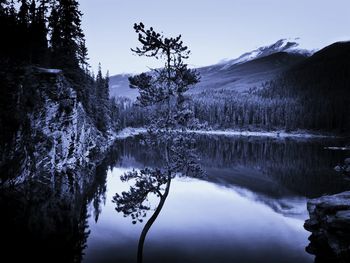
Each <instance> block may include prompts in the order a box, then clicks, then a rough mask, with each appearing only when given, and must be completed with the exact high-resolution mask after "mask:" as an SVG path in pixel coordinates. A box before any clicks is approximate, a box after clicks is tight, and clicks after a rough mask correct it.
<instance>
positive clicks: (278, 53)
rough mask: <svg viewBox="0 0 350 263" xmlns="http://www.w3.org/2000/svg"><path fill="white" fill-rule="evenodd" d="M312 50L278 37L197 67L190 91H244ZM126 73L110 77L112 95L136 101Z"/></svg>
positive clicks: (266, 79) (288, 66)
mask: <svg viewBox="0 0 350 263" xmlns="http://www.w3.org/2000/svg"><path fill="white" fill-rule="evenodd" d="M312 54H313V51H310V50H306V49H303V48H300V45H299V44H298V43H297V42H296V41H292V40H287V39H280V40H278V41H277V42H276V43H274V44H272V45H268V46H264V47H260V48H258V49H255V50H253V51H250V52H247V53H244V54H243V55H241V56H240V57H238V58H236V59H231V60H226V61H224V62H220V63H218V64H215V65H211V66H206V67H201V68H198V69H197V70H198V71H199V73H200V75H201V81H200V83H199V84H197V85H196V87H195V88H194V89H192V90H191V91H190V93H192V94H194V93H201V92H203V91H206V90H209V89H210V90H222V89H224V90H234V91H237V92H245V91H247V90H249V89H251V88H257V87H259V86H261V84H262V83H264V82H266V81H269V80H272V79H274V78H275V77H276V76H278V75H279V74H280V73H281V72H282V71H284V70H286V69H288V68H290V67H291V66H293V65H295V64H296V63H299V62H301V61H302V60H304V59H306V58H307V57H309V56H311V55H312ZM128 77H129V75H127V74H120V75H115V76H112V77H111V78H110V94H111V96H112V97H127V98H130V99H131V100H135V99H136V97H137V90H136V89H130V88H129V81H128Z"/></svg>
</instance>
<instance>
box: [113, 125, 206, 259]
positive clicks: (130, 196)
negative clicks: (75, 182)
mask: <svg viewBox="0 0 350 263" xmlns="http://www.w3.org/2000/svg"><path fill="white" fill-rule="evenodd" d="M164 138H165V139H164ZM159 141H162V143H161V144H162V148H163V149H164V153H165V154H164V158H165V160H164V161H165V162H164V163H165V164H164V166H163V167H160V168H150V167H146V168H144V169H141V170H140V171H137V170H133V171H130V172H127V173H125V174H124V175H123V176H122V177H121V180H122V181H123V182H127V181H131V180H133V181H134V184H133V185H132V186H131V187H130V189H129V191H128V192H122V193H121V194H118V193H117V194H116V195H115V196H114V198H113V202H115V203H116V210H117V211H118V212H122V213H123V214H124V216H130V217H131V218H132V222H133V224H136V223H137V222H141V223H142V222H143V219H144V218H145V217H146V216H147V211H149V210H150V209H151V208H150V206H149V205H148V204H147V202H148V198H149V196H150V195H152V194H153V195H155V196H157V197H158V198H159V199H160V200H159V203H158V206H157V207H156V209H155V210H154V212H153V214H152V216H151V217H150V218H149V219H148V221H147V222H146V224H145V226H144V228H143V230H142V232H141V235H140V239H139V243H138V252H137V262H142V258H143V246H144V242H145V239H146V235H147V233H148V231H149V230H150V228H151V226H152V225H153V223H154V222H155V221H156V219H157V217H158V215H159V213H160V211H161V210H162V208H163V206H164V203H165V201H166V199H167V197H168V194H169V190H170V184H171V180H172V179H173V178H174V177H176V176H180V177H181V176H190V177H201V176H203V171H202V169H201V167H200V166H199V164H198V158H197V155H196V153H195V141H194V138H193V136H192V135H190V134H185V133H176V132H167V133H162V134H161V138H160V136H159V134H158V136H148V138H147V142H148V143H151V144H152V145H155V144H158V143H157V142H159ZM159 146H160V145H158V147H159Z"/></svg>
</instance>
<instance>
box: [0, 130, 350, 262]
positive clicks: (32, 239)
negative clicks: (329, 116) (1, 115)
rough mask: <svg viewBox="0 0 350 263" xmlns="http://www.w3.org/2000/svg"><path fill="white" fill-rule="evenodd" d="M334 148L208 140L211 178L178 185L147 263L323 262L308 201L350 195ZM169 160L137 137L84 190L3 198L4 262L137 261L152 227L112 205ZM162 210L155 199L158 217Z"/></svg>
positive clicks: (118, 148) (202, 151)
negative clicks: (142, 172)
mask: <svg viewBox="0 0 350 263" xmlns="http://www.w3.org/2000/svg"><path fill="white" fill-rule="evenodd" d="M329 145H332V146H337V145H339V146H341V145H342V141H341V140H331V141H330V140H305V141H303V140H301V141H296V140H288V139H272V138H247V137H246V138H243V137H231V138H229V137H224V136H210V137H209V136H200V137H199V139H198V141H197V149H198V153H199V157H200V158H201V161H200V162H201V164H202V166H203V169H204V170H205V171H206V174H207V176H206V177H204V178H201V179H191V178H180V179H178V178H175V179H173V181H172V186H171V190H170V192H169V196H168V198H167V201H166V203H165V204H164V207H163V209H162V211H161V212H160V214H159V216H158V218H157V221H156V222H155V223H154V225H153V226H152V228H151V230H150V231H149V233H148V235H147V240H146V242H145V247H144V262H242V263H243V262H293V263H294V262H301V263H302V262H313V256H311V255H309V254H307V253H306V252H305V247H306V246H307V245H308V240H307V238H308V236H309V233H308V232H306V231H305V230H304V229H303V223H304V220H305V219H306V218H307V217H308V215H307V212H306V199H307V198H313V197H318V196H321V195H323V194H332V193H338V192H341V191H345V190H348V189H350V182H349V181H344V179H343V177H342V175H341V174H337V173H336V172H334V171H333V167H334V166H335V165H336V164H338V163H342V161H343V160H344V158H345V157H346V152H343V151H339V152H338V151H329V150H325V149H324V147H325V146H329ZM162 162H163V161H162V158H161V151H157V150H154V151H150V150H149V149H148V148H147V147H145V146H142V145H141V144H140V143H139V140H138V139H137V138H128V139H125V140H122V141H118V142H117V143H116V145H115V147H114V151H111V153H110V154H109V155H108V156H107V158H106V160H105V162H104V163H103V164H101V165H100V166H99V167H97V170H96V173H97V176H96V177H95V178H96V179H95V181H94V182H93V183H92V184H90V186H89V187H86V189H84V191H83V192H77V191H75V190H74V186H72V189H71V191H69V192H62V191H63V190H62V187H58V186H57V185H56V187H55V188H49V187H47V188H42V187H41V186H40V187H35V188H33V187H31V188H29V186H28V188H26V187H23V189H17V190H16V191H12V192H9V191H1V192H0V207H1V209H2V211H5V213H4V214H3V215H2V216H1V221H0V223H1V233H2V236H1V238H2V243H4V242H7V243H6V245H5V246H4V247H3V249H2V251H4V255H3V257H4V256H7V255H8V254H9V255H11V256H12V257H13V258H16V257H17V255H18V257H21V258H36V259H38V258H39V259H38V260H37V262H79V261H81V260H82V261H83V262H136V255H137V244H138V239H139V236H140V233H141V231H142V228H143V226H144V223H138V224H132V221H131V220H130V219H129V218H126V217H124V216H123V214H122V213H117V212H116V210H115V204H114V203H112V199H113V196H114V195H115V193H117V192H119V193H120V192H122V191H128V189H129V187H130V183H124V182H121V181H120V176H121V175H123V174H124V173H125V172H127V171H131V170H132V169H138V170H139V169H142V168H144V167H145V166H148V167H159V166H161V165H162ZM29 189H31V190H30V191H29ZM43 189H45V191H43ZM158 202H159V199H157V198H156V197H154V198H153V197H150V199H149V205H150V207H151V209H154V208H155V207H156V206H157V204H158ZM150 214H151V213H149V215H147V217H146V218H145V219H148V218H149V216H150ZM19 250H21V251H22V252H23V253H16V251H19ZM37 253H41V254H40V257H39V256H38V254H37ZM21 255H22V256H21Z"/></svg>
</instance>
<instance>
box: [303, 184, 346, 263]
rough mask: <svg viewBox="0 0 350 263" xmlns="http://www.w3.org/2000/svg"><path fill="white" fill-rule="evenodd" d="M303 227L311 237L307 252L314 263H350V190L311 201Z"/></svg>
mask: <svg viewBox="0 0 350 263" xmlns="http://www.w3.org/2000/svg"><path fill="white" fill-rule="evenodd" d="M307 209H308V211H309V214H310V219H308V220H306V221H305V224H304V228H305V229H306V230H307V231H310V232H311V233H312V234H311V236H310V237H309V240H310V244H309V245H308V246H307V247H306V251H307V252H309V253H310V254H314V255H315V256H316V259H315V262H329V263H331V262H332V263H336V262H338V263H345V262H347V263H348V262H350V191H347V192H343V193H340V194H336V195H330V196H323V197H320V198H317V199H312V200H310V201H309V202H308V204H307Z"/></svg>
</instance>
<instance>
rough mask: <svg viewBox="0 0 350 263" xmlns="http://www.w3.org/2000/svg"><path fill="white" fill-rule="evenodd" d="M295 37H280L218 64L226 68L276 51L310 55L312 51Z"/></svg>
mask: <svg viewBox="0 0 350 263" xmlns="http://www.w3.org/2000/svg"><path fill="white" fill-rule="evenodd" d="M296 41H297V39H294V40H288V39H280V40H278V41H277V42H276V43H274V44H272V45H268V46H264V47H260V48H258V49H255V50H253V51H250V52H247V53H244V54H243V55H241V56H239V57H238V58H236V59H231V60H226V61H224V62H221V63H219V64H222V65H223V67H222V69H226V68H228V67H230V66H232V65H237V64H242V63H245V62H248V61H251V60H254V59H257V58H262V57H266V56H269V55H271V54H274V53H278V52H287V53H292V54H301V55H305V56H311V55H312V54H313V53H314V51H310V50H307V49H303V48H300V44H299V43H298V42H296Z"/></svg>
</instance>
